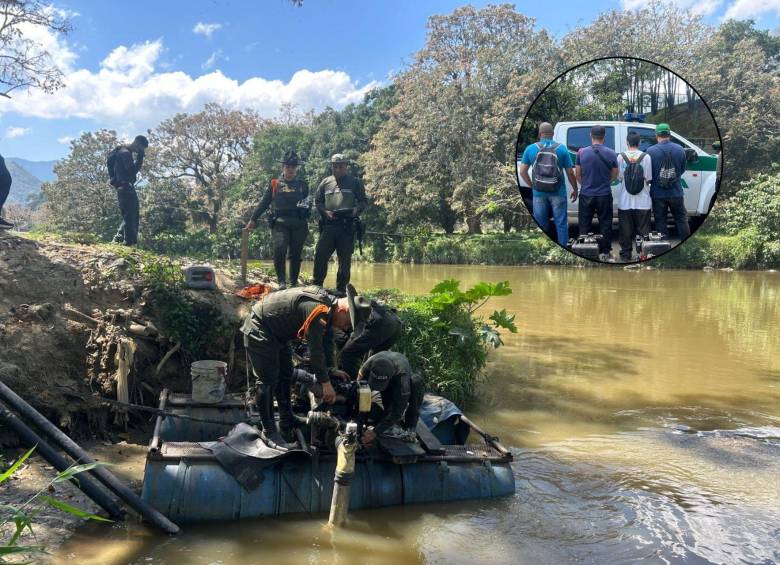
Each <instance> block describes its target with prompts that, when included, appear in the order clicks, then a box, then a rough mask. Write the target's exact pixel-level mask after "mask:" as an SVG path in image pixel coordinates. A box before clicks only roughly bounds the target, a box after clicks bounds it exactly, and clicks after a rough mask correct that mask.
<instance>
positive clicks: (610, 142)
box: [566, 126, 615, 153]
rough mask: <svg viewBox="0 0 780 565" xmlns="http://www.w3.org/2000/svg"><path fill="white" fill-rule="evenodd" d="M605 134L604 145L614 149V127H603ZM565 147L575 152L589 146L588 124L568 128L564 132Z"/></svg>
mask: <svg viewBox="0 0 780 565" xmlns="http://www.w3.org/2000/svg"><path fill="white" fill-rule="evenodd" d="M605 129H606V130H607V135H606V137H605V138H604V145H606V146H607V147H609V148H610V149H612V150H613V151H614V150H615V128H614V127H612V126H608V127H606V128H605ZM566 147H568V148H569V151H574V152H575V153H576V152H577V151H579V150H580V149H582V148H583V147H590V126H578V127H573V128H569V130H568V131H567V132H566Z"/></svg>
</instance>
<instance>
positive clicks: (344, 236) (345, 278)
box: [314, 222, 355, 292]
mask: <svg viewBox="0 0 780 565" xmlns="http://www.w3.org/2000/svg"><path fill="white" fill-rule="evenodd" d="M334 251H335V252H336V255H337V256H338V259H339V270H338V273H336V290H338V291H340V292H346V290H347V283H349V277H350V269H351V267H352V253H353V252H354V251H355V232H354V230H353V224H352V222H349V223H346V224H345V223H343V222H339V223H337V224H325V225H324V226H323V228H322V233H320V239H319V240H317V247H316V249H315V251H314V284H315V285H317V286H323V283H324V282H325V277H326V276H327V274H328V261H330V257H331V255H333V252H334Z"/></svg>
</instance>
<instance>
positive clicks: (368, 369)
mask: <svg viewBox="0 0 780 565" xmlns="http://www.w3.org/2000/svg"><path fill="white" fill-rule="evenodd" d="M359 378H360V379H361V380H368V386H369V387H371V390H372V391H376V392H379V393H380V394H381V395H382V410H381V412H380V416H379V417H378V418H377V419H378V420H379V421H378V422H377V423H376V424H375V425H374V426H372V427H369V428H367V429H366V431H364V432H363V436H362V437H361V442H362V443H363V445H370V444H372V443H373V442H374V440H375V439H376V436H378V435H381V434H383V433H385V432H386V431H388V430H389V429H390V428H391V427H392V426H394V425H396V424H402V425H403V427H404V428H406V430H407V431H410V432H414V431H415V430H416V429H417V420H418V419H419V417H420V406H421V405H422V401H423V396H424V395H425V383H424V382H423V380H422V377H420V376H419V375H417V374H416V373H413V372H412V367H411V365H410V364H409V360H408V359H407V358H406V357H405V356H404V355H403V354H401V353H398V352H397V351H382V352H380V353H377V354H375V355H372V356H371V357H369V358H368V360H367V361H366V362H365V363H364V364H363V366H362V367H361V368H360V372H359Z"/></svg>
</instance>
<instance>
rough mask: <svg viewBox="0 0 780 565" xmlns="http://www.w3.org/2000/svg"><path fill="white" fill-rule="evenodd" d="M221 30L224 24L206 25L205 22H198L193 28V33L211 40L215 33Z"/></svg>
mask: <svg viewBox="0 0 780 565" xmlns="http://www.w3.org/2000/svg"><path fill="white" fill-rule="evenodd" d="M221 28H222V24H205V23H203V22H198V23H196V24H195V27H194V28H192V33H194V34H197V35H202V36H203V37H205V38H206V39H211V36H212V35H214V32H215V31H217V30H218V29H221Z"/></svg>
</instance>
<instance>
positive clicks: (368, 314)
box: [334, 284, 403, 379]
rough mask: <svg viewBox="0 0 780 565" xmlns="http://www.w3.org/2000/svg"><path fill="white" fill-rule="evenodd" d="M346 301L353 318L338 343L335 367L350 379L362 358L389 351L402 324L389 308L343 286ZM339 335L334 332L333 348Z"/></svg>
mask: <svg viewBox="0 0 780 565" xmlns="http://www.w3.org/2000/svg"><path fill="white" fill-rule="evenodd" d="M347 300H348V301H349V302H350V304H349V306H350V312H355V319H354V320H352V328H353V330H352V335H351V336H349V339H346V338H343V339H342V340H341V343H343V347H342V348H341V351H340V352H339V367H340V368H341V369H342V370H343V371H344V372H345V373H347V374H348V375H349V376H350V378H351V379H356V378H357V374H358V369H359V368H360V363H361V362H362V361H363V359H364V357H365V355H366V354H367V353H370V355H373V354H374V353H379V352H380V351H387V350H388V349H390V348H391V347H392V346H393V345H394V344H395V342H396V341H398V338H400V337H401V331H402V329H403V324H402V323H401V319H400V318H399V317H398V315H397V314H396V313H395V311H394V310H393V309H391V308H390V307H388V306H385V305H383V304H380V303H378V302H377V301H376V300H369V299H368V298H366V297H365V296H357V290H355V287H354V286H352V285H351V284H348V285H347ZM339 333H340V332H338V331H335V332H334V338H335V341H336V344H337V345H341V343H339V339H338V334H339ZM344 342H346V343H344Z"/></svg>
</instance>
